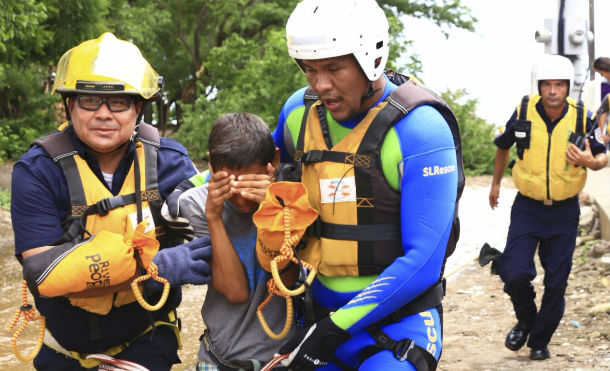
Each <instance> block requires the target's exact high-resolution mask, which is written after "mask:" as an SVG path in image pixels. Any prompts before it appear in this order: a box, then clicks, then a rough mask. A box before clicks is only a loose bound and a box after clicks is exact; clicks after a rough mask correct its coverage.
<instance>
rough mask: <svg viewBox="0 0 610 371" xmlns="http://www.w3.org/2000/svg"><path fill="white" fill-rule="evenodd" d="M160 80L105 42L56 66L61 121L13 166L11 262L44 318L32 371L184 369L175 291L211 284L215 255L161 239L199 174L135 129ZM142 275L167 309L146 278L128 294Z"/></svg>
mask: <svg viewBox="0 0 610 371" xmlns="http://www.w3.org/2000/svg"><path fill="white" fill-rule="evenodd" d="M162 82H163V80H162V78H161V77H160V76H159V75H158V74H157V73H156V72H155V71H154V70H153V68H152V67H151V66H150V65H149V63H148V62H147V61H146V59H144V57H143V56H142V54H141V53H140V51H139V49H138V48H137V47H136V46H135V45H133V44H132V43H130V42H127V41H123V40H119V39H117V38H116V37H115V36H114V35H113V34H111V33H104V34H103V35H101V36H100V37H99V38H97V39H93V40H88V41H85V42H83V43H81V44H79V45H78V46H76V47H74V48H72V49H70V50H69V51H67V52H66V53H65V54H64V55H63V56H62V58H61V59H60V61H59V63H58V67H57V74H56V77H55V81H54V85H53V91H57V92H59V93H60V94H61V95H62V98H63V101H64V105H65V111H66V115H67V121H66V122H64V123H63V124H62V125H60V126H59V127H58V129H57V130H56V131H54V132H53V133H51V134H49V135H47V136H45V137H43V138H40V139H38V140H36V141H35V143H34V144H33V146H32V147H31V148H30V149H29V150H28V151H27V152H26V153H25V154H24V155H23V156H22V157H21V158H20V159H19V161H17V162H16V163H15V166H14V168H13V176H12V187H11V192H12V197H11V215H12V222H13V229H14V232H15V255H16V256H17V258H18V259H19V261H20V262H21V263H22V264H23V266H24V277H25V278H26V280H27V283H28V287H29V289H30V291H31V292H32V294H33V296H34V299H35V302H36V308H37V309H38V310H39V311H40V313H41V314H42V315H44V316H45V318H46V331H45V335H44V345H43V346H42V348H41V349H40V352H39V353H38V354H37V355H36V357H35V358H34V367H36V369H37V370H84V369H89V368H92V367H96V366H97V365H98V364H99V362H98V361H96V360H95V359H87V356H88V355H90V354H92V353H103V354H105V355H107V356H113V357H117V358H120V359H124V360H128V361H133V362H136V363H139V364H141V365H143V366H145V367H147V368H149V369H150V370H169V369H170V368H171V367H172V364H174V363H177V362H179V359H178V355H177V349H178V344H179V336H178V335H179V322H178V319H177V318H176V312H175V308H176V307H177V306H178V304H180V300H181V291H180V286H181V285H182V284H184V283H191V284H204V283H207V282H208V281H209V276H210V268H209V266H208V264H207V262H206V261H205V260H204V259H209V258H210V256H211V252H210V246H209V245H210V244H209V239H208V238H201V239H195V240H193V241H192V242H189V243H188V244H183V245H179V246H175V247H171V248H170V246H172V245H173V243H174V241H170V240H168V239H167V238H166V237H167V236H168V233H166V232H167V231H165V233H164V231H163V225H162V223H161V220H160V209H161V205H162V202H163V199H165V198H166V197H167V195H168V194H169V193H170V192H172V190H173V189H174V187H175V186H176V185H177V184H178V183H180V182H181V181H182V180H184V179H188V178H189V177H190V176H192V175H193V174H195V172H196V170H195V168H194V166H193V164H192V161H191V160H190V159H189V157H188V154H187V151H186V149H185V148H184V147H183V146H182V145H181V144H180V143H178V142H176V141H174V140H171V139H166V138H160V137H159V134H158V132H157V130H156V129H155V128H154V127H152V126H151V125H148V124H146V123H144V122H142V121H141V118H142V113H143V105H144V104H146V103H147V101H148V100H150V99H151V98H153V97H154V96H155V94H157V92H158V91H159V89H160V88H161V87H162ZM159 241H161V242H162V243H161V246H160V248H161V250H159ZM146 269H148V271H146ZM146 272H148V273H150V274H152V275H153V276H155V275H156V276H157V278H159V277H162V278H165V279H166V280H167V281H169V285H168V284H166V285H165V288H166V289H169V291H168V296H167V298H166V299H163V298H164V297H165V296H163V295H160V294H161V292H160V291H161V290H160V289H161V285H160V284H158V283H157V282H156V281H154V280H152V279H149V280H147V281H146V283H145V284H140V285H139V287H137V286H136V288H134V289H133V290H132V287H130V283H131V282H132V281H133V279H134V277H137V276H140V275H142V274H143V273H146ZM170 286H171V288H170ZM138 292H143V295H144V297H143V298H142V297H139V296H138ZM164 292H165V291H164ZM165 293H166V294H167V292H165ZM164 295H165V294H164ZM136 299H138V302H136ZM141 299H143V300H146V302H143V301H141ZM141 303H144V304H141ZM147 303H148V304H147ZM151 303H157V305H153V304H151ZM34 354H35V353H34Z"/></svg>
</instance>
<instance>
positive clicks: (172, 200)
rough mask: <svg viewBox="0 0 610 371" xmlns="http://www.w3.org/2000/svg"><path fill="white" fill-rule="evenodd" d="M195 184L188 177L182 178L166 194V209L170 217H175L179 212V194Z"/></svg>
mask: <svg viewBox="0 0 610 371" xmlns="http://www.w3.org/2000/svg"><path fill="white" fill-rule="evenodd" d="M194 186H195V185H194V184H193V183H192V182H191V181H190V180H188V179H185V180H183V181H182V182H180V184H178V185H177V186H176V188H175V189H174V191H173V192H172V193H170V194H169V196H167V199H166V200H165V203H166V204H167V210H168V211H169V215H170V216H171V217H172V218H177V217H178V214H180V203H179V202H178V199H179V198H180V195H182V193H183V192H184V191H186V190H189V189H191V188H193V187H194Z"/></svg>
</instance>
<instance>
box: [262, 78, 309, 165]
mask: <svg viewBox="0 0 610 371" xmlns="http://www.w3.org/2000/svg"><path fill="white" fill-rule="evenodd" d="M305 90H307V88H306V87H304V88H302V89H299V90H298V91H296V92H295V93H294V94H292V95H291V96H290V98H288V100H287V101H286V103H284V106H283V107H282V110H281V111H280V115H279V117H278V120H277V127H276V128H275V130H273V132H272V133H271V136H272V137H273V141H274V142H275V145H276V147H278V148H279V149H280V162H284V163H286V162H291V161H293V158H292V155H291V153H292V152H293V151H291V150H289V148H294V146H295V144H296V143H295V142H296V139H297V138H298V129H299V127H300V125H301V120H302V118H303V113H304V112H305V102H304V100H303V97H304V95H305ZM286 140H289V141H290V143H286Z"/></svg>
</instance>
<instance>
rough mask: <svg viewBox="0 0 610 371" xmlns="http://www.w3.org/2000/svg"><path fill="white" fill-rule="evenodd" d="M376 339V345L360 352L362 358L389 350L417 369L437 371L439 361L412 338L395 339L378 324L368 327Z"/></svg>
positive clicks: (368, 330) (419, 370) (420, 370)
mask: <svg viewBox="0 0 610 371" xmlns="http://www.w3.org/2000/svg"><path fill="white" fill-rule="evenodd" d="M366 330H367V332H368V333H369V334H370V335H371V337H372V338H373V339H374V340H375V343H376V344H375V345H369V346H368V347H365V348H364V349H363V350H362V352H361V353H360V356H361V359H362V360H364V359H366V358H369V357H370V356H372V355H373V354H375V353H378V352H380V351H382V350H389V351H391V352H392V353H393V354H394V357H396V359H398V360H399V361H401V362H404V361H409V362H410V363H411V364H413V365H414V366H415V368H416V369H417V371H435V370H436V366H437V365H438V362H437V361H436V359H435V358H434V357H433V356H432V354H430V353H429V352H428V351H427V350H426V349H424V348H422V347H420V346H419V345H417V344H415V342H414V341H413V340H411V339H408V338H405V339H401V340H398V341H396V340H394V339H392V338H391V337H390V336H389V335H388V334H386V333H385V332H384V331H383V330H382V329H381V328H380V327H378V326H370V327H367V328H366Z"/></svg>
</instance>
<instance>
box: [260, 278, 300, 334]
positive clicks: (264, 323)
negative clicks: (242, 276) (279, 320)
mask: <svg viewBox="0 0 610 371" xmlns="http://www.w3.org/2000/svg"><path fill="white" fill-rule="evenodd" d="M267 290H269V295H267V297H266V298H265V300H264V301H263V302H262V303H261V304H260V305H259V306H258V308H257V311H256V316H257V317H258V321H259V322H260V324H261V327H262V328H263V331H265V334H267V336H269V337H270V338H272V339H276V340H278V339H282V338H284V337H285V336H286V335H287V334H288V331H290V327H291V326H292V313H293V312H292V298H291V297H290V296H289V295H286V294H284V293H282V292H281V291H279V290H278V289H277V286H275V283H274V282H273V280H269V281H267ZM274 294H275V295H278V296H283V297H284V298H285V299H286V320H285V321H284V328H283V329H282V331H280V333H279V334H276V333H274V332H273V330H271V328H270V327H269V325H268V324H267V321H266V320H265V317H264V316H263V308H264V307H265V306H266V305H267V304H268V303H269V302H270V301H271V298H272V297H273V295H274Z"/></svg>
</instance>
